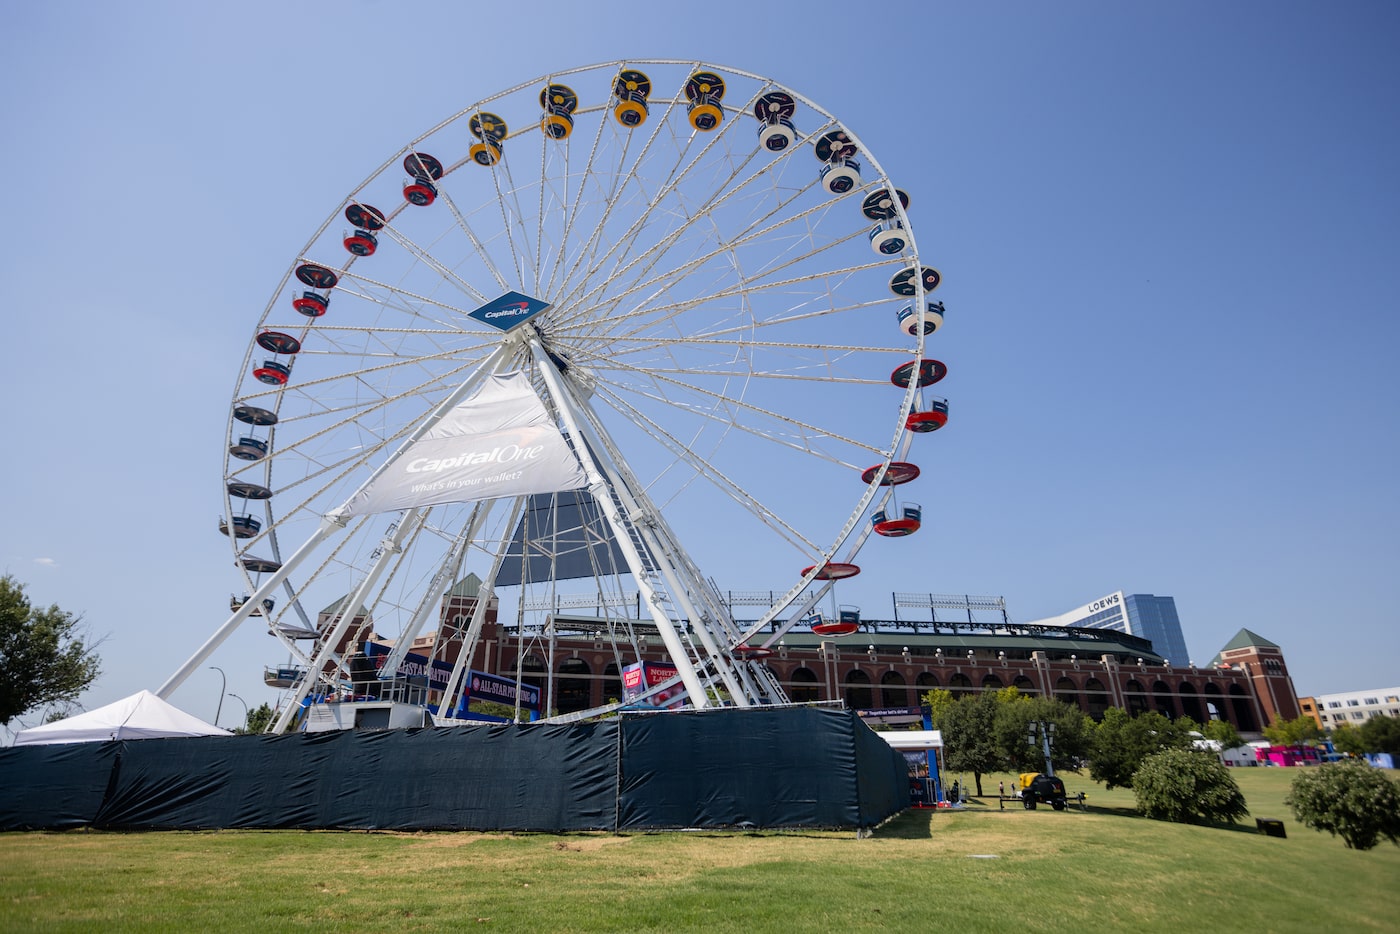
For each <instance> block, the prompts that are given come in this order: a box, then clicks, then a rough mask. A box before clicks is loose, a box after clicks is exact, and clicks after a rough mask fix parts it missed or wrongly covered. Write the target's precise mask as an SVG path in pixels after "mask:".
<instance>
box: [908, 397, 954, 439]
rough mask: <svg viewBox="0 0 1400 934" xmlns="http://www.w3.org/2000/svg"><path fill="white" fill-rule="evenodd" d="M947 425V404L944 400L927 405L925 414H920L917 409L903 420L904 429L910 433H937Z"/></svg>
mask: <svg viewBox="0 0 1400 934" xmlns="http://www.w3.org/2000/svg"><path fill="white" fill-rule="evenodd" d="M946 424H948V403H947V401H946V400H942V399H937V400H934V401H933V402H931V403H929V409H928V411H927V412H920V411H919V410H918V409H917V408H915V409H913V410H912V411H910V413H909V417H908V418H906V419H905V420H904V427H905V428H908V429H909V430H910V431H917V432H927V431H937V430H938V429H940V428H942V427H943V426H944V425H946Z"/></svg>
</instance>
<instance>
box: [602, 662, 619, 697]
mask: <svg viewBox="0 0 1400 934" xmlns="http://www.w3.org/2000/svg"><path fill="white" fill-rule="evenodd" d="M617 675H618V671H617V662H608V664H607V666H606V667H604V668H603V703H605V704H606V703H609V702H610V701H620V700H622V679H621V678H619V677H618V676H617Z"/></svg>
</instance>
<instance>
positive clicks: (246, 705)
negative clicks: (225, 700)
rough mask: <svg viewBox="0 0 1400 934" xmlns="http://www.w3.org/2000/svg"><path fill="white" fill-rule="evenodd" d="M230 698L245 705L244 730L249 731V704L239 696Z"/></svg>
mask: <svg viewBox="0 0 1400 934" xmlns="http://www.w3.org/2000/svg"><path fill="white" fill-rule="evenodd" d="M229 697H232V698H233V699H234V700H236V701H238V702H239V703H240V704H242V705H243V729H245V730H246V729H248V702H247V701H245V700H244V699H243V698H241V697H239V696H238V695H237V694H230V695H229Z"/></svg>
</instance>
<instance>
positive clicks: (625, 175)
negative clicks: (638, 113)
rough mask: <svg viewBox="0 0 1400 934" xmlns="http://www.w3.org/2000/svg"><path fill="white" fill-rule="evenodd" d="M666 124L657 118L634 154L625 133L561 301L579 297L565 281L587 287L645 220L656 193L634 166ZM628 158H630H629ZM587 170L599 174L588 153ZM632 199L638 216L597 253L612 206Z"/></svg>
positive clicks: (656, 199)
mask: <svg viewBox="0 0 1400 934" xmlns="http://www.w3.org/2000/svg"><path fill="white" fill-rule="evenodd" d="M669 110H670V107H669V106H668V112H669ZM665 126H666V121H665V120H661V121H657V123H656V124H655V125H654V126H653V128H652V131H651V133H650V134H649V135H648V137H647V141H646V143H644V144H643V146H642V148H641V150H640V151H639V152H638V153H637V155H636V156H635V157H631V156H630V148H631V134H627V135H626V136H625V138H624V142H623V143H622V145H621V148H620V150H619V153H618V157H617V160H616V162H615V165H616V167H615V168H614V169H613V170H612V172H611V173H609V175H608V176H607V178H608V185H610V186H611V187H610V188H609V189H608V190H607V191H606V194H605V195H604V197H603V203H604V208H603V211H602V216H601V217H600V219H599V221H598V223H597V224H596V225H594V228H593V230H592V231H591V232H590V234H589V236H588V239H587V240H586V241H585V243H584V244H583V247H582V249H581V250H580V251H579V254H578V258H577V260H576V262H575V263H574V265H573V267H572V268H571V269H570V271H569V275H568V276H567V277H566V279H565V283H566V284H565V286H564V287H563V289H562V290H561V294H560V296H559V303H560V304H572V303H575V302H577V301H578V292H577V291H576V290H574V291H571V290H570V288H569V287H568V285H567V283H568V282H571V281H575V280H577V282H578V286H577V288H583V289H587V288H588V283H590V282H592V281H593V280H594V278H595V276H598V275H601V273H602V269H603V266H604V264H605V262H606V261H607V259H608V258H609V257H611V256H612V255H613V253H614V252H615V251H616V250H617V249H618V247H619V245H623V247H624V250H625V249H626V246H625V245H626V243H627V242H628V241H629V240H630V236H631V235H632V234H633V233H634V232H635V231H636V230H637V229H638V228H639V227H640V226H642V225H644V224H645V223H646V221H647V219H648V218H649V216H650V214H651V212H652V211H653V210H654V209H655V207H656V206H657V204H658V203H659V197H653V196H649V195H647V194H646V192H645V190H644V188H643V187H642V180H641V175H640V173H639V172H638V171H637V168H638V167H639V166H641V165H642V164H644V163H645V161H646V160H647V159H648V158H649V154H650V153H651V150H652V148H653V144H655V142H656V140H657V139H658V138H660V135H661V132H662V130H663V128H664V127H665ZM629 159H631V161H630V162H629ZM680 160H681V155H680V154H678V155H677V157H676V164H677V165H678V164H679V163H680ZM667 171H669V172H674V171H675V167H674V166H672V168H671V169H669V170H667ZM586 172H587V174H585V176H584V178H585V181H586V180H587V179H589V178H594V179H596V178H598V176H597V174H596V173H595V172H594V171H593V161H592V158H591V156H590V160H589V163H588V165H587V167H586ZM629 190H630V191H632V192H633V194H631V195H626V194H625V193H626V192H628V191H629ZM633 199H640V200H641V202H642V207H641V208H640V209H639V210H638V217H637V218H636V220H634V221H633V223H632V226H631V227H629V228H628V230H627V231H625V232H624V233H623V234H622V235H621V236H619V237H614V239H613V242H612V244H611V245H610V246H607V248H606V250H605V251H604V252H603V253H602V254H601V255H600V254H599V252H598V251H599V250H600V249H602V248H603V247H604V246H605V239H604V238H605V236H606V234H607V232H608V230H609V226H608V224H609V221H610V220H611V218H612V215H613V213H614V211H615V209H616V208H617V207H618V206H631V205H633V204H634V203H635V201H634V200H633Z"/></svg>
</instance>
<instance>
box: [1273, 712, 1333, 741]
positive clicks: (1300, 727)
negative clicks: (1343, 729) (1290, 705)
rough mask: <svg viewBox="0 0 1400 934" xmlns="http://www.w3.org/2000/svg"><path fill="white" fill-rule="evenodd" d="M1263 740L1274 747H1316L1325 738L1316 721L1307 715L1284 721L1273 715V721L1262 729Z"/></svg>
mask: <svg viewBox="0 0 1400 934" xmlns="http://www.w3.org/2000/svg"><path fill="white" fill-rule="evenodd" d="M1264 738H1265V739H1267V740H1268V741H1269V742H1271V743H1273V744H1274V745H1275V746H1316V745H1317V744H1319V743H1320V742H1322V740H1324V739H1325V738H1326V736H1325V735H1324V734H1323V732H1322V729H1321V728H1320V727H1319V726H1318V725H1317V721H1316V720H1314V719H1313V718H1312V717H1309V716H1308V715H1307V714H1303V715H1302V716H1299V717H1294V718H1293V719H1292V720H1285V719H1283V718H1282V717H1280V716H1279V715H1278V714H1274V720H1273V722H1272V723H1270V724H1269V725H1268V726H1266V727H1264Z"/></svg>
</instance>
